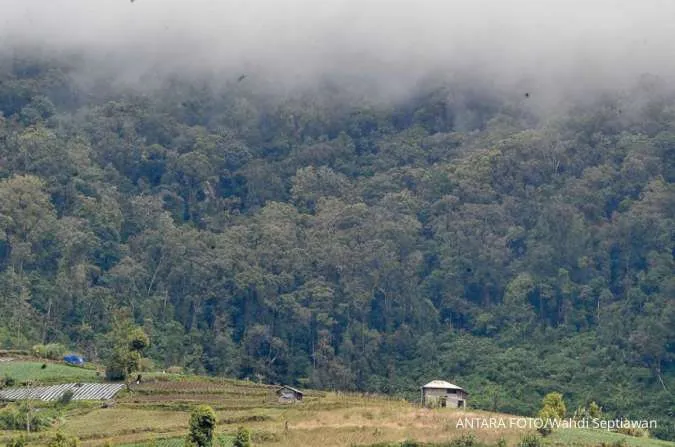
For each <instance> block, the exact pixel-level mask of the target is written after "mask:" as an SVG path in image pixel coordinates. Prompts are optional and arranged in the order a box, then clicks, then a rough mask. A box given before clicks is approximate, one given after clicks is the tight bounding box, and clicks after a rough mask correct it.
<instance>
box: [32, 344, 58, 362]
mask: <svg viewBox="0 0 675 447" xmlns="http://www.w3.org/2000/svg"><path fill="white" fill-rule="evenodd" d="M32 351H33V355H35V356H36V357H40V358H43V359H52V360H60V359H61V357H62V356H63V354H64V353H65V352H66V347H65V346H63V345H62V344H59V343H49V344H48V345H35V346H33V349H32Z"/></svg>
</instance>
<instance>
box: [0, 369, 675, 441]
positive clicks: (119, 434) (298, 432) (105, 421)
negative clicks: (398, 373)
mask: <svg viewBox="0 0 675 447" xmlns="http://www.w3.org/2000/svg"><path fill="white" fill-rule="evenodd" d="M146 376H148V377H146V382H145V383H143V384H141V385H134V386H132V387H131V391H130V392H127V391H122V392H121V393H119V394H118V395H117V397H116V398H115V401H116V403H115V405H113V406H109V405H105V406H104V405H100V404H93V403H91V402H88V403H80V402H73V403H71V404H70V405H69V406H68V407H67V408H66V409H65V410H64V412H63V414H62V417H60V418H59V419H58V420H56V421H55V423H54V426H53V427H52V428H51V429H50V430H49V431H50V433H39V434H31V435H29V441H30V442H29V445H31V446H32V445H36V446H39V445H45V444H46V440H47V439H49V436H50V435H53V433H55V432H56V431H57V430H60V431H63V432H64V433H66V434H69V435H77V436H78V437H79V438H80V439H81V445H82V447H102V446H105V445H114V446H122V447H158V446H159V447H178V446H182V445H183V439H184V437H185V434H186V432H187V428H188V422H189V417H190V411H191V410H192V408H193V407H194V406H195V405H198V404H203V403H208V404H210V405H212V406H213V408H214V410H215V411H216V419H217V430H216V435H217V438H218V439H219V441H218V442H217V443H216V444H214V446H217V447H229V446H231V441H232V438H233V435H234V433H235V432H236V430H237V428H238V427H240V426H245V427H247V428H248V429H250V431H251V433H252V438H253V445H255V446H256V447H298V446H320V447H343V446H369V445H374V444H378V443H379V444H380V445H385V443H389V442H401V441H404V440H406V439H408V440H416V441H423V442H429V443H445V442H448V441H450V440H452V439H456V438H459V437H461V436H462V435H466V434H468V433H469V432H467V430H463V429H461V428H458V427H457V421H458V420H459V419H460V418H465V417H468V418H476V417H498V416H500V415H497V414H493V413H486V412H480V411H473V410H458V409H450V408H444V409H437V410H429V409H422V408H419V407H417V406H416V405H414V404H411V403H409V402H405V401H402V400H398V399H392V398H387V397H385V396H372V395H371V396H362V395H356V394H345V393H325V392H316V391H307V393H306V394H305V398H304V400H303V402H302V403H298V404H290V405H283V404H279V403H278V402H277V400H276V394H275V390H276V387H273V386H269V385H258V384H255V383H251V382H246V381H237V380H224V379H221V380H218V379H209V378H204V377H195V376H179V375H169V374H166V375H164V374H147V375H146ZM43 405H48V404H43ZM504 416H505V417H508V415H504ZM470 433H471V434H473V435H474V436H475V437H476V439H477V441H479V442H480V443H483V444H484V445H487V446H492V445H497V442H498V441H499V440H500V439H502V438H503V439H504V440H505V441H506V443H507V445H509V446H516V445H518V443H519V440H520V439H521V437H522V436H523V435H524V434H525V433H526V431H525V430H520V429H517V428H513V429H503V430H475V431H471V432H470ZM16 434H17V433H16V432H1V431H0V445H3V443H4V442H5V441H6V440H8V439H9V438H11V437H12V436H15V435H16ZM571 435H572V434H569V435H565V434H558V435H556V436H552V437H550V438H548V439H547V440H546V441H545V446H546V445H548V446H551V447H555V446H558V445H563V443H561V442H560V441H561V440H564V439H567V438H569V437H570V436H571ZM582 435H583V436H582ZM570 439H572V438H570ZM604 439H607V440H608V441H611V442H615V441H617V440H621V439H623V440H625V441H626V443H627V445H628V446H634V447H675V444H672V443H664V442H661V441H655V440H651V439H646V438H640V439H638V438H631V437H627V436H623V435H618V434H611V436H609V435H607V434H606V433H605V432H600V431H593V432H589V433H583V434H579V435H577V434H574V436H573V441H572V442H571V444H574V445H577V446H589V447H596V446H597V445H599V444H600V443H601V442H602V440H604ZM586 440H588V442H587V441H586ZM564 444H567V443H566V442H565V443H564ZM608 445H609V443H608Z"/></svg>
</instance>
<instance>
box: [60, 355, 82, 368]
mask: <svg viewBox="0 0 675 447" xmlns="http://www.w3.org/2000/svg"><path fill="white" fill-rule="evenodd" d="M63 361H64V362H66V363H68V364H70V365H84V359H83V358H82V357H80V356H79V355H75V354H68V355H66V356H64V357H63Z"/></svg>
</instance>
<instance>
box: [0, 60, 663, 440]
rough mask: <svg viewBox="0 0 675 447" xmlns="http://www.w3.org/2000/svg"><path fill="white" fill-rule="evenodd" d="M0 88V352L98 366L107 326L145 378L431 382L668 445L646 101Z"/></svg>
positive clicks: (58, 75) (383, 386)
mask: <svg viewBox="0 0 675 447" xmlns="http://www.w3.org/2000/svg"><path fill="white" fill-rule="evenodd" d="M0 67H1V68H0V111H2V114H1V115H0V179H1V180H0V225H1V227H2V230H3V231H2V232H0V234H1V237H0V347H3V348H7V349H9V348H14V349H16V348H23V349H25V348H30V347H31V346H32V345H34V344H36V343H61V344H64V345H66V346H69V347H72V349H76V350H77V351H78V352H82V353H83V354H84V355H85V356H86V357H87V358H90V359H97V358H103V359H105V358H106V357H108V356H110V355H111V345H110V337H109V336H108V334H109V333H110V332H111V331H112V330H113V320H114V319H115V318H116V316H117V315H119V314H120V309H125V310H126V312H127V313H128V314H129V315H131V317H132V318H133V319H134V320H135V322H136V323H137V324H138V325H141V326H142V327H143V329H144V330H145V331H146V332H147V333H148V334H149V335H150V340H151V345H150V347H149V349H147V350H146V354H147V355H148V356H149V357H150V358H151V359H152V360H153V361H154V363H155V364H156V365H157V366H158V367H160V368H167V367H170V366H180V367H184V368H187V370H189V371H192V372H196V373H207V374H211V375H227V376H233V377H238V378H250V379H252V380H256V381H258V380H259V381H262V382H266V383H281V382H284V383H290V384H300V385H301V386H311V387H314V388H318V389H339V390H347V391H368V392H379V393H387V394H390V395H397V396H401V397H408V398H415V397H416V396H417V393H418V390H419V386H420V385H421V384H423V383H425V382H427V381H428V380H431V379H435V378H441V379H446V380H450V381H452V382H455V383H458V384H459V385H461V386H463V387H464V388H466V389H467V390H469V391H470V392H471V405H472V406H474V407H475V408H478V409H484V410H491V411H501V412H508V413H514V414H523V415H534V414H535V412H536V411H537V410H538V408H539V405H540V402H541V399H542V397H543V396H544V395H545V394H546V393H548V392H551V391H558V392H561V393H562V394H563V395H564V396H565V399H566V401H567V402H568V407H569V409H570V411H573V410H574V409H575V408H576V407H577V406H586V405H587V404H588V403H589V402H591V401H596V402H598V403H599V404H600V405H601V406H602V407H603V410H604V411H605V414H607V415H608V416H625V417H630V418H640V419H658V420H659V429H658V430H656V431H654V433H653V435H656V436H659V437H662V438H669V439H673V438H675V434H674V429H673V422H672V421H673V420H674V419H675V414H674V413H673V411H675V410H674V409H675V397H674V396H673V390H675V355H674V353H675V331H674V330H673V328H675V300H674V299H673V297H675V274H674V272H675V185H674V183H673V182H674V181H675V95H674V94H673V92H672V91H671V90H670V89H669V88H668V87H667V85H665V84H664V83H663V82H661V81H660V80H659V79H655V78H652V77H648V76H646V77H643V78H642V79H640V80H639V81H636V83H635V84H634V85H633V87H632V88H630V89H627V90H624V91H621V92H614V93H613V92H608V93H606V94H604V95H596V96H594V97H592V98H584V99H583V100H580V101H577V102H574V101H571V100H570V103H569V104H555V105H553V104H551V105H550V106H549V108H548V110H547V111H546V113H544V114H541V113H539V112H537V113H535V110H537V108H536V107H534V106H532V104H535V103H536V101H537V92H534V91H533V92H528V95H525V94H524V93H525V92H521V91H516V92H513V91H510V92H502V91H498V90H497V89H493V88H482V87H479V86H476V85H472V84H471V83H469V82H465V81H462V82H460V81H457V82H455V83H435V82H432V81H429V82H428V83H426V84H424V87H423V88H420V89H419V90H418V91H417V92H413V93H412V94H411V95H409V96H408V97H406V98H403V99H401V100H399V101H390V102H376V101H369V100H367V99H364V98H362V97H360V96H359V95H356V94H353V92H350V91H348V90H347V89H344V88H343V87H341V84H340V83H337V84H333V83H330V82H328V81H327V82H326V83H325V84H321V85H319V86H317V87H316V88H310V87H307V89H303V90H300V91H297V92H294V93H291V94H288V95H286V96H283V95H280V96H277V97H271V96H266V95H262V94H259V93H258V90H257V89H256V84H255V81H254V80H249V79H246V80H243V81H241V82H236V80H232V81H231V82H230V81H227V80H221V82H219V83H215V82H211V81H205V80H194V79H192V80H188V79H180V78H174V79H170V80H166V81H165V82H164V84H163V85H162V86H161V88H152V89H151V88H147V89H123V88H121V87H119V88H118V87H114V84H113V83H111V82H109V81H110V80H106V79H101V80H98V81H90V82H88V83H81V82H80V81H81V79H82V76H81V73H80V74H79V75H75V73H77V72H76V68H77V67H76V62H73V60H67V59H63V60H41V59H31V58H29V57H23V56H21V57H19V56H17V57H15V58H13V59H11V60H5V61H3V63H2V64H0ZM541 106H542V104H539V105H538V107H539V108H541ZM554 108H555V109H554ZM139 399H141V400H142V397H140V398H139ZM172 401H174V399H172ZM173 404H175V402H174V403H173ZM401 405H403V404H401ZM308 408H309V407H308ZM275 411H276V410H275ZM297 411H301V410H297ZM401 411H412V410H401ZM125 414H126V413H125ZM128 417H130V418H133V417H134V416H133V415H130V416H128ZM222 417H224V416H222ZM345 417H346V416H345ZM354 417H357V416H354ZM181 418H183V416H181ZM358 418H359V423H358V424H355V425H356V426H361V425H363V424H362V421H361V420H360V419H361V416H358ZM182 420H183V419H180V421H178V420H176V421H173V420H172V419H171V418H166V417H165V416H163V415H162V416H161V417H158V419H157V421H156V422H157V424H159V423H162V424H167V426H168V429H171V430H172V429H173V428H172V427H178V426H179V425H180V424H181V423H182V422H181V421H182ZM154 423H155V422H153V424H154ZM368 429H369V430H370V428H368ZM321 430H322V433H326V436H327V437H330V436H329V435H330V430H329V429H324V428H322V429H321ZM355 430H358V429H357V428H355ZM410 430H416V428H414V427H411V428H410ZM420 431H421V432H424V429H422V428H420ZM336 436H337V435H336ZM295 442H296V445H300V444H302V443H300V444H298V440H295ZM315 445H317V444H315ZM325 445H328V444H325Z"/></svg>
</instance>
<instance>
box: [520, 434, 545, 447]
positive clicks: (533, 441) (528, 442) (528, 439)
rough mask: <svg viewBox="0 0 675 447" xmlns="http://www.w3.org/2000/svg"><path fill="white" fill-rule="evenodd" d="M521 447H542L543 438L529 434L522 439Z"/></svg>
mask: <svg viewBox="0 0 675 447" xmlns="http://www.w3.org/2000/svg"><path fill="white" fill-rule="evenodd" d="M518 446H519V447H541V436H539V435H537V434H535V433H528V434H527V435H525V436H523V437H522V438H520V443H519V444H518Z"/></svg>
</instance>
